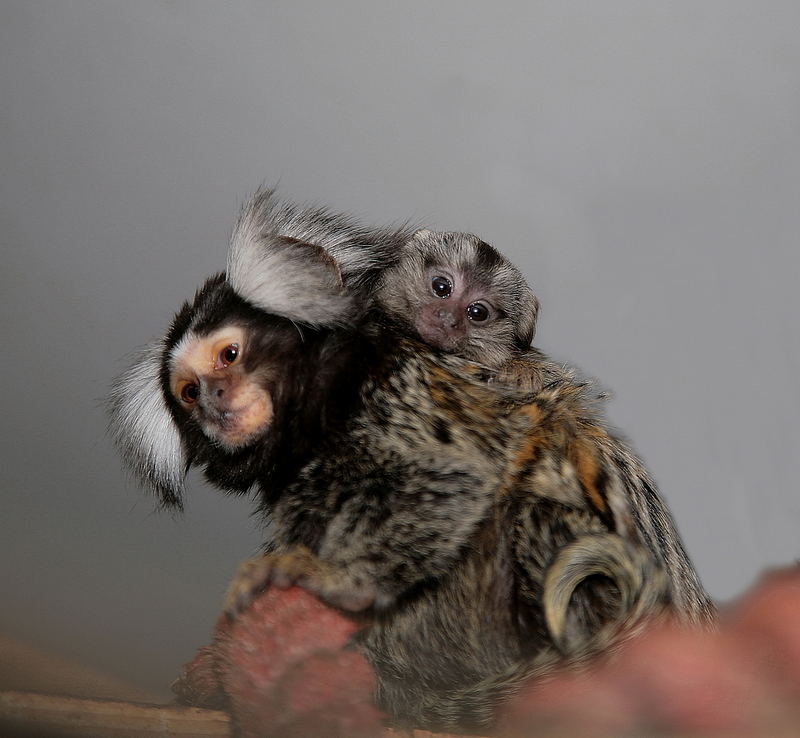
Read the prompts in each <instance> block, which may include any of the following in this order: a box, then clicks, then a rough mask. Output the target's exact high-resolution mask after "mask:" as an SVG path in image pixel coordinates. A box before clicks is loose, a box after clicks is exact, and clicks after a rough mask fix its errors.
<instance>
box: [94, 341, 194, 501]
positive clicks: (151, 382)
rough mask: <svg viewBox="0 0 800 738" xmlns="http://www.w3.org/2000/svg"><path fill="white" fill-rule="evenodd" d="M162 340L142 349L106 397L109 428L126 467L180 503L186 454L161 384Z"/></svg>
mask: <svg viewBox="0 0 800 738" xmlns="http://www.w3.org/2000/svg"><path fill="white" fill-rule="evenodd" d="M163 352H164V345H163V343H162V342H158V343H154V344H151V345H150V346H148V347H147V348H146V349H145V350H144V351H142V352H141V353H140V354H139V356H138V357H137V360H136V361H135V362H134V364H133V365H132V366H131V367H130V368H129V369H128V370H127V371H126V372H124V373H123V374H122V375H121V376H120V377H119V378H118V379H117V380H116V382H115V384H114V387H113V389H112V390H111V393H110V395H109V398H108V408H109V414H110V423H109V428H110V430H111V434H112V436H113V438H114V442H115V443H116V445H117V448H118V449H119V450H120V452H121V453H122V456H123V457H124V459H125V461H126V462H127V464H128V466H129V467H130V469H131V470H132V471H133V472H134V473H135V474H136V475H137V476H138V477H139V479H140V480H141V481H143V482H145V483H146V484H148V485H149V486H150V487H152V488H153V490H154V491H155V492H156V493H157V494H158V495H159V497H160V498H161V501H162V503H163V504H164V505H165V506H170V507H178V508H180V507H182V502H181V500H182V496H183V480H184V476H185V474H186V466H187V463H186V457H185V454H184V451H183V445H182V443H181V437H180V434H179V432H178V428H177V427H176V426H175V421H174V420H173V418H172V414H171V413H170V411H169V408H168V407H167V406H166V403H165V401H164V396H163V394H162V390H161V378H160V371H161V361H162V355H163Z"/></svg>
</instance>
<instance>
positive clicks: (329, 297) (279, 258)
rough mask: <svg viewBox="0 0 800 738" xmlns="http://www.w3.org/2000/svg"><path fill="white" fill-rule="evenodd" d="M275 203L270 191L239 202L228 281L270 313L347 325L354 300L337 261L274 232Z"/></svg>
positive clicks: (315, 322) (319, 249)
mask: <svg viewBox="0 0 800 738" xmlns="http://www.w3.org/2000/svg"><path fill="white" fill-rule="evenodd" d="M275 207H276V201H275V199H274V197H273V193H272V191H271V190H259V191H258V192H256V193H255V195H253V197H252V198H250V200H249V201H248V202H247V203H245V205H244V207H243V208H242V212H241V214H240V216H239V220H238V222H237V223H236V226H235V228H234V231H233V235H232V236H231V246H230V250H229V252H228V270H227V281H228V283H229V284H230V285H231V287H233V289H234V290H235V291H236V292H237V293H238V294H239V296H240V297H242V298H244V299H245V300H247V301H248V302H249V303H251V304H252V305H255V306H256V307H258V308H260V309H262V310H264V311H266V312H268V313H272V314H273V315H280V316H282V317H284V318H288V319H289V320H293V321H297V322H300V323H306V324H308V325H312V326H318V327H333V326H343V325H347V324H348V323H350V321H351V320H352V319H353V317H354V316H355V313H356V304H355V300H354V299H353V297H352V296H351V295H349V294H348V293H347V292H346V291H345V289H344V286H343V282H342V274H341V270H340V269H339V265H338V263H337V262H336V260H335V259H334V258H333V257H332V256H331V255H330V254H329V253H328V252H327V251H325V249H323V248H322V247H321V246H318V245H315V244H311V243H306V242H304V241H301V240H299V239H296V238H291V237H288V236H281V235H279V234H278V233H276V232H275V230H274V227H273V226H272V223H273V222H274V219H273V211H274V209H275Z"/></svg>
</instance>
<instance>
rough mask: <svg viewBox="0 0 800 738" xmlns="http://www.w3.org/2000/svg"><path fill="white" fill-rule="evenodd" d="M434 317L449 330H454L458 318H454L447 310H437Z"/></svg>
mask: <svg viewBox="0 0 800 738" xmlns="http://www.w3.org/2000/svg"><path fill="white" fill-rule="evenodd" d="M436 315H437V317H438V318H439V320H441V321H442V323H444V324H445V325H447V326H449V327H450V328H455V327H456V326H457V325H458V318H456V316H455V315H453V313H451V312H450V311H449V310H439V311H438V312H437V313H436Z"/></svg>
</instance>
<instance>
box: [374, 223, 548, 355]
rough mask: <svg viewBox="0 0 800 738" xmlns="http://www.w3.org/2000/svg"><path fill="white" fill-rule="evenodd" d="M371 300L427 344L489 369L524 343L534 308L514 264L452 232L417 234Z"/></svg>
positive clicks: (534, 302) (474, 238)
mask: <svg viewBox="0 0 800 738" xmlns="http://www.w3.org/2000/svg"><path fill="white" fill-rule="evenodd" d="M376 299H377V302H378V304H379V305H380V306H381V308H382V309H383V310H384V311H385V313H386V314H387V315H388V316H389V317H390V318H391V319H392V320H394V321H395V322H397V323H398V324H399V325H400V327H401V328H402V329H404V330H406V331H408V332H410V333H411V334H412V335H416V336H418V337H419V338H420V339H422V341H424V342H425V343H427V344H428V345H429V346H431V347H433V348H435V349H438V350H440V351H443V352H445V353H449V354H457V355H459V356H462V357H464V358H466V359H470V360H472V361H477V362H480V363H482V364H485V365H487V366H490V367H494V368H496V367H499V366H501V365H503V364H505V363H506V362H508V361H509V360H511V359H512V358H514V356H516V355H517V354H518V353H519V352H520V351H524V350H526V349H527V348H528V347H529V346H530V344H531V341H532V340H533V335H534V332H535V330H536V318H537V315H538V312H539V301H538V300H537V299H536V296H535V295H534V293H533V291H532V290H531V288H530V287H529V286H528V284H527V283H526V281H525V279H524V277H523V276H522V274H521V272H520V271H519V269H517V267H515V266H514V265H513V264H512V263H511V262H510V261H509V260H508V259H506V258H505V257H504V256H503V255H502V254H500V253H499V252H498V251H497V249H495V248H493V247H492V246H490V245H489V244H488V243H485V242H484V241H482V240H481V239H480V238H478V237H477V236H474V235H472V234H470V233H458V232H441V231H438V232H437V231H429V230H420V231H417V232H416V233H415V234H414V236H413V237H412V238H411V240H410V241H409V242H408V243H407V244H406V245H405V247H404V249H403V252H402V255H401V257H400V258H399V259H398V261H397V262H396V263H395V264H394V265H393V266H391V267H389V268H387V269H386V270H385V272H384V273H383V275H382V279H381V281H380V283H379V285H378V288H377V290H376Z"/></svg>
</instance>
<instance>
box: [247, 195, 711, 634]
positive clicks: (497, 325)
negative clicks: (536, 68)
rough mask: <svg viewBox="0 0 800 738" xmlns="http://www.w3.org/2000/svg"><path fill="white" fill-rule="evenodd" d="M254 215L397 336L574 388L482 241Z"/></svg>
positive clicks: (677, 585)
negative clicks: (295, 244)
mask: <svg viewBox="0 0 800 738" xmlns="http://www.w3.org/2000/svg"><path fill="white" fill-rule="evenodd" d="M252 207H257V210H258V215H257V218H255V221H257V223H258V228H260V229H261V233H271V234H274V235H277V236H282V237H289V238H294V239H298V240H305V241H309V242H311V243H313V244H315V245H316V246H318V247H320V248H322V249H324V250H325V251H327V252H328V253H329V254H330V255H331V256H332V257H333V258H334V261H335V262H336V264H337V265H338V268H339V269H340V273H341V275H342V278H343V282H344V284H345V285H346V286H347V288H348V289H349V290H350V291H354V292H358V293H360V295H361V296H362V299H364V298H365V299H372V300H373V301H374V304H376V305H377V306H378V307H379V309H380V311H381V313H382V314H383V315H384V317H385V319H386V320H387V321H388V322H389V324H390V325H391V327H392V329H393V330H397V331H398V332H400V333H402V334H405V335H408V336H410V337H414V338H417V339H420V340H422V341H423V342H424V343H426V344H427V345H428V346H430V347H431V348H433V349H435V350H437V351H441V352H443V353H445V354H452V355H455V356H460V357H462V358H465V359H469V360H471V361H474V362H477V363H478V364H481V365H483V366H487V367H489V368H490V369H491V370H492V372H491V373H489V374H488V375H487V376H488V378H489V381H490V382H499V383H505V384H508V385H512V386H514V387H517V388H519V389H521V390H524V391H526V392H529V393H536V392H538V391H540V390H542V389H543V388H545V387H548V386H563V385H570V384H575V383H576V380H575V379H574V377H573V373H572V372H571V370H570V369H569V368H567V367H565V366H563V365H561V364H558V363H556V362H554V361H552V360H551V359H549V358H548V357H547V356H546V355H544V354H543V353H541V352H540V351H538V350H537V349H536V348H534V347H532V346H531V341H532V340H533V337H534V334H535V332H536V324H537V319H538V313H539V302H538V299H537V298H536V295H535V294H534V292H533V290H532V289H531V288H530V286H529V285H528V283H527V282H526V280H525V278H524V276H523V275H522V273H521V272H520V270H519V269H518V268H517V267H516V266H515V265H514V264H512V263H511V262H510V261H509V260H508V259H507V258H505V257H504V256H503V255H502V254H501V253H500V252H499V251H498V250H497V249H495V248H494V247H493V246H491V245H489V244H488V243H486V242H484V241H483V240H481V239H480V238H478V237H477V236H474V235H472V234H469V233H460V232H446V231H431V230H426V229H422V230H417V231H413V230H412V229H409V228H406V227H400V228H393V229H392V228H377V229H375V228H366V227H364V226H362V225H360V224H358V223H357V222H356V221H354V220H353V219H351V218H349V217H348V216H345V215H339V214H334V213H331V212H330V211H328V210H325V209H321V208H314V207H308V206H299V205H296V204H292V203H281V202H280V201H278V200H277V198H276V196H275V194H274V193H273V192H272V191H261V192H259V193H257V194H256V196H255V198H254V199H253V201H252ZM608 443H609V444H610V447H609V453H610V454H611V455H612V456H613V458H614V460H615V461H614V463H615V464H616V465H617V467H618V468H619V470H620V472H621V473H622V474H624V475H625V477H626V478H627V479H628V480H629V482H628V484H627V487H628V489H629V493H630V495H631V505H632V506H633V508H634V509H635V511H636V514H635V516H634V517H635V522H636V526H637V528H638V531H639V534H640V535H641V537H642V539H643V540H644V541H645V542H646V544H647V545H648V546H649V547H650V549H651V550H652V551H653V552H654V553H656V554H657V555H658V556H659V558H660V559H661V560H662V561H663V562H664V564H665V566H666V569H667V571H668V573H669V575H670V578H671V580H672V583H673V588H674V590H675V599H676V602H677V604H678V605H679V611H680V612H682V613H683V616H684V617H685V618H686V619H687V620H689V621H699V622H707V621H708V620H709V619H711V617H712V613H713V610H714V608H713V605H712V603H711V600H710V598H709V597H708V595H707V594H706V592H705V591H704V589H703V587H702V585H701V584H700V581H699V578H698V576H697V573H696V571H695V569H694V567H693V566H692V564H691V562H690V560H689V558H688V555H687V554H686V551H685V549H684V546H683V543H682V541H681V539H680V535H679V534H678V532H677V528H676V526H675V523H674V521H673V519H672V516H671V514H670V512H669V510H668V509H667V507H666V505H665V504H664V502H663V500H662V499H661V497H660V496H659V494H658V492H657V488H656V485H655V482H654V481H653V480H652V478H651V477H650V475H649V474H648V472H647V469H646V468H645V466H644V464H643V463H642V462H641V460H640V459H639V458H638V457H637V456H636V455H635V454H634V453H633V451H632V450H631V448H630V447H629V446H628V445H627V444H626V443H624V442H623V441H622V440H620V439H618V438H616V437H615V438H613V439H612V440H610V441H608Z"/></svg>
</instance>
